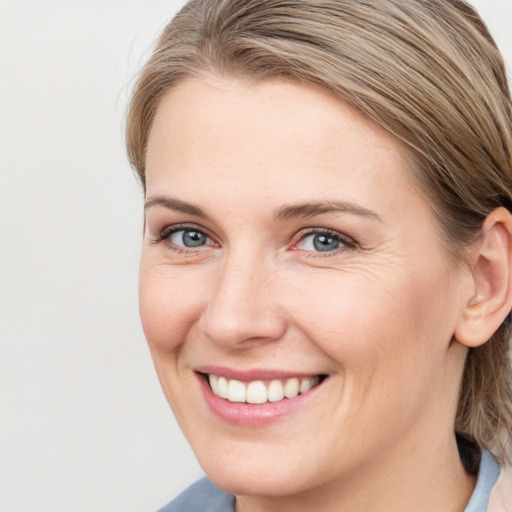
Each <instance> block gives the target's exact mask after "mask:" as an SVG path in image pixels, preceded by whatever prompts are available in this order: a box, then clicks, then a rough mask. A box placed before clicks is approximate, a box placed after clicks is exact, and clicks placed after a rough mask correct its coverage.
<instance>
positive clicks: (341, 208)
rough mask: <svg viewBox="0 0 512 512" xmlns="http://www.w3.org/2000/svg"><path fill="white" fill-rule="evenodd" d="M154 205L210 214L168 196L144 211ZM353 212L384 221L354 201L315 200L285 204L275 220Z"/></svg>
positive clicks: (156, 198)
mask: <svg viewBox="0 0 512 512" xmlns="http://www.w3.org/2000/svg"><path fill="white" fill-rule="evenodd" d="M154 206H163V207H164V208H168V209H169V210H174V211H178V212H182V213H187V214H189V215H194V216H196V217H199V218H201V219H207V218H208V217H209V216H208V215H207V214H206V213H205V212H204V210H202V209H201V208H200V207H199V206H196V205H194V204H191V203H187V202H185V201H181V200H180V199H176V198H173V197H167V196H154V197H151V198H149V199H148V200H147V201H146V202H145V204H144V211H147V210H148V209H149V208H152V207H154ZM339 212H341V213H351V214H353V215H361V216H363V217H370V218H374V219H377V220H379V221H381V222H382V219H381V218H380V216H379V215H378V214H377V213H376V212H374V211H373V210H369V209H368V208H365V207H363V206H360V205H358V204H355V203H352V202H351V201H313V202H309V201H307V202H303V203H294V204H289V205H283V206H281V207H280V208H278V209H277V210H275V211H274V215H273V218H274V222H278V221H280V220H290V219H297V218H304V219H307V218H311V217H315V216H316V215H322V214H325V213H339Z"/></svg>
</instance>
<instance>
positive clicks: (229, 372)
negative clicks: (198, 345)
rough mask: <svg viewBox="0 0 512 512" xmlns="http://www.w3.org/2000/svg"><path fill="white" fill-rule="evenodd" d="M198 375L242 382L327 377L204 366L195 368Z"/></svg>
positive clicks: (318, 373)
mask: <svg viewBox="0 0 512 512" xmlns="http://www.w3.org/2000/svg"><path fill="white" fill-rule="evenodd" d="M194 370H195V371H196V372H197V373H202V374H211V375H217V376H218V377H225V378H226V379H229V380H239V381H241V382H251V381H255V380H273V379H291V378H293V377H299V378H300V377H301V378H308V377H316V376H321V375H325V373H322V372H301V371H293V370H292V371H290V370H273V369H257V368H253V369H245V370H243V369H234V368H228V367H225V366H215V365H204V366H197V367H195V368H194Z"/></svg>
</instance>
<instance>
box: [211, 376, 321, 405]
mask: <svg viewBox="0 0 512 512" xmlns="http://www.w3.org/2000/svg"><path fill="white" fill-rule="evenodd" d="M204 376H205V378H206V380H207V382H208V384H209V385H210V389H211V390H212V393H213V394H214V395H215V396H218V397H219V398H224V399H225V400H227V401H229V402H234V403H248V404H264V403H267V402H280V401H281V400H286V399H290V398H295V397H297V396H298V395H301V394H304V393H307V392H308V391H309V390H311V389H313V388H314V387H316V386H318V385H319V384H320V383H321V382H323V380H325V378H326V377H327V376H326V375H315V376H313V377H292V378H288V379H282V380H281V379H274V380H270V381H263V380H254V381H250V382H242V381H239V380H235V379H227V378H226V377H222V376H218V375H214V374H205V375H204Z"/></svg>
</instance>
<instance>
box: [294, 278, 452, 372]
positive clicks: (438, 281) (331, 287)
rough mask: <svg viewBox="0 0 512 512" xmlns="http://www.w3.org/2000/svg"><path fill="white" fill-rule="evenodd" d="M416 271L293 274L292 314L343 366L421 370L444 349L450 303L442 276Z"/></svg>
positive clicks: (448, 332)
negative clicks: (301, 276) (390, 274)
mask: <svg viewBox="0 0 512 512" xmlns="http://www.w3.org/2000/svg"><path fill="white" fill-rule="evenodd" d="M439 274H441V275H439ZM421 275H422V274H420V273H414V272H412V273H409V272H402V273H394V274H393V277H392V278H390V279H385V276H383V275H381V276H378V275H375V274H374V275H364V274H362V273H353V274H350V273H343V274H341V273H340V274H332V275H330V276H323V277H321V278H319V277H318V276H315V279H313V280H311V279H303V280H296V281H295V283H294V284H293V285H292V286H293V288H292V293H291V294H290V296H291V297H293V301H294V306H293V307H294V308H295V315H294V318H295V319H296V320H297V322H298V323H299V324H300V327H301V330H303V331H304V332H305V333H307V335H308V337H309V338H310V339H311V340H313V341H314V342H315V343H316V344H317V345H318V346H319V347H320V348H321V349H322V350H323V351H324V352H325V353H326V354H328V355H329V356H330V357H331V358H332V359H334V360H336V361H338V362H339V363H340V364H341V365H342V366H343V367H344V371H353V372H354V373H357V374H359V375H362V374H364V373H366V374H368V375H370V374H372V375H374V374H378V373H379V372H381V371H382V372H383V371H388V372H390V373H391V372H397V376H398V375H402V376H404V377H405V376H408V375H409V374H411V373H414V371H419V372H422V371H424V370H425V368H426V366H428V363H429V362H431V365H434V364H437V361H438V360H439V358H441V357H442V355H443V354H444V351H445V350H446V348H447V346H448V344H449V342H450V339H451V334H452V333H453V329H454V325H452V324H453V323H454V322H453V314H452V313H453V311H454V308H453V300H452V298H451V297H450V287H449V286H447V276H446V275H445V274H444V273H439V272H438V273H437V275H439V277H437V278H435V279H430V278H429V279H425V278H423V277H422V278H419V277H418V276H421ZM428 275H429V276H430V275H431V274H428ZM434 275H435V274H434ZM290 284H291V283H290ZM440 289H443V290H445V293H443V294H440V293H439V290H440Z"/></svg>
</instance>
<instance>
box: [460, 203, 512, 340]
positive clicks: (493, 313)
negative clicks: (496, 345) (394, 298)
mask: <svg viewBox="0 0 512 512" xmlns="http://www.w3.org/2000/svg"><path fill="white" fill-rule="evenodd" d="M511 260H512V215H511V214H510V212H509V211H508V210H506V209H505V208H497V209H496V210H493V211H492V212H491V213H490V214H489V216H488V217H487V219H486V220H485V222H484V224H483V227H482V233H481V235H480V237H479V239H478V240H477V241H476V242H475V244H474V248H473V254H472V255H471V263H472V266H471V277H472V280H473V285H474V288H473V291H472V293H471V295H470V296H469V297H467V298H466V299H464V302H465V304H464V306H463V307H464V310H463V314H462V315H461V318H460V320H459V322H458V325H457V328H456V331H455V339H456V340H457V341H458V342H459V343H461V344H462V345H465V346H467V347H477V346H479V345H483V344H484V343H485V342H486V341H487V340H489V339H490V338H491V336H492V335H493V334H494V333H495V332H496V331H497V330H498V328H499V326H500V325H501V324H502V323H503V321H504V320H505V318H506V317H507V315H508V313H509V312H510V310H511V308H512V265H511V263H512V261H511Z"/></svg>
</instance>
